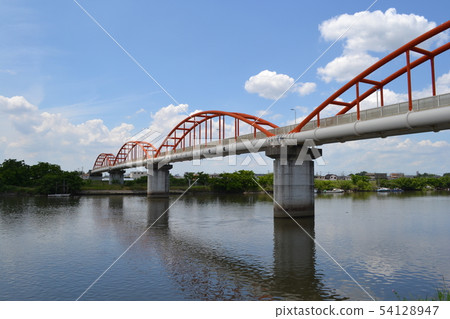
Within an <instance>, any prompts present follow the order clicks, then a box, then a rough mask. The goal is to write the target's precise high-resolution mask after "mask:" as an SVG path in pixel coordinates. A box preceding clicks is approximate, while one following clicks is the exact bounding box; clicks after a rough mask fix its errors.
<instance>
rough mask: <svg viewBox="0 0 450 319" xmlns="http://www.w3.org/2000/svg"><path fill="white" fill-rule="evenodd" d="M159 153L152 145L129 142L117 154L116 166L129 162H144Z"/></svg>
mask: <svg viewBox="0 0 450 319" xmlns="http://www.w3.org/2000/svg"><path fill="white" fill-rule="evenodd" d="M156 151H157V149H156V147H154V146H153V145H152V144H151V143H149V142H145V141H129V142H126V143H125V144H123V146H122V147H121V148H120V150H119V152H118V153H117V155H116V157H115V159H114V164H113V165H117V164H121V163H125V162H127V161H136V160H143V159H148V158H150V157H153V156H154V155H155V152H156Z"/></svg>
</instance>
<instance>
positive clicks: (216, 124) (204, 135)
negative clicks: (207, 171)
mask: <svg viewBox="0 0 450 319" xmlns="http://www.w3.org/2000/svg"><path fill="white" fill-rule="evenodd" d="M242 124H244V125H247V127H248V129H250V131H251V133H252V134H253V136H255V137H256V134H257V133H258V132H262V133H263V134H264V135H265V136H273V135H274V134H273V133H271V132H270V131H269V130H271V129H273V128H277V127H278V126H277V125H275V124H273V123H271V122H269V121H266V120H263V119H262V118H260V117H256V116H253V115H249V114H244V113H237V112H224V111H204V112H198V113H195V114H192V115H191V116H189V117H187V118H186V119H184V120H183V121H181V122H180V123H179V124H178V125H177V126H176V127H175V128H174V129H172V131H170V133H169V134H168V136H167V137H166V139H165V140H164V141H163V142H162V144H161V146H160V147H159V149H158V152H157V153H156V156H158V155H159V154H160V153H161V152H166V151H174V150H177V149H185V148H186V147H193V146H195V145H199V144H205V145H207V144H208V143H211V142H213V141H220V140H224V139H226V138H235V139H237V137H238V136H239V135H240V134H241V132H242V131H243V130H244V129H245V128H243V127H241V125H242ZM227 125H228V126H227ZM230 129H231V132H230ZM233 131H234V132H233Z"/></svg>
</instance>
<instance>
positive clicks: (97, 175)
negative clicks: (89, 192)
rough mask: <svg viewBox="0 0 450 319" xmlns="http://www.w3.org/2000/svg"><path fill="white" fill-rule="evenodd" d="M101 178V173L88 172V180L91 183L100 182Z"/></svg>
mask: <svg viewBox="0 0 450 319" xmlns="http://www.w3.org/2000/svg"><path fill="white" fill-rule="evenodd" d="M102 178H103V173H92V172H91V171H89V179H90V180H91V181H100V182H101V181H102Z"/></svg>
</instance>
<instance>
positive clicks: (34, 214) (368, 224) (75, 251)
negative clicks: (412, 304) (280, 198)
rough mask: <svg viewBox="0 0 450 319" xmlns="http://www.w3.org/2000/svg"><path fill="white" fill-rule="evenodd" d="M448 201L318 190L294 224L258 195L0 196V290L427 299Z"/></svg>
mask: <svg viewBox="0 0 450 319" xmlns="http://www.w3.org/2000/svg"><path fill="white" fill-rule="evenodd" d="M449 207H450V194H449V193H448V192H447V193H437V192H433V193H402V194H375V193H364V194H330V195H320V196H317V197H316V216H315V218H314V219H312V218H311V219H306V220H298V223H299V225H297V224H296V223H294V222H293V221H292V220H290V219H274V218H273V204H272V201H271V199H270V198H269V197H268V196H266V195H233V196H218V195H187V196H184V197H182V198H180V199H178V197H177V196H171V197H170V198H169V199H148V198H147V197H144V196H85V197H74V198H45V197H0V300H76V299H77V298H79V297H80V296H81V298H80V300H371V297H373V298H374V299H376V300H397V298H398V297H397V296H396V294H395V293H394V292H393V290H394V291H396V293H397V295H399V296H400V297H401V298H403V297H404V298H407V299H414V298H426V297H430V296H433V295H434V294H435V292H436V289H437V288H441V287H442V286H443V285H445V284H446V283H445V280H450V267H449V265H450V248H449V247H450V246H449V243H450V231H449V229H450V209H449ZM166 210H167V212H166V213H165V214H163V215H162V216H161V214H162V213H163V212H165V211H166ZM160 216H161V217H160ZM150 226H151V227H150ZM300 226H301V227H300ZM149 227H150V229H148V228H149ZM146 229H148V231H146V232H145V233H144V234H143V232H144V231H145V230H146ZM142 234H143V235H142ZM141 235H142V237H140V238H139V236H141ZM310 236H311V237H312V238H314V240H313V239H312V238H311V237H310ZM137 238H139V240H137V241H136V239H137ZM135 241H136V242H135ZM133 242H135V244H134V245H133V246H132V247H131V248H130V249H129V250H128V251H126V250H127V248H129V247H130V245H131V244H132V243H133ZM125 251H126V253H125V254H124V252H125ZM122 254H123V255H122ZM114 262H115V263H114ZM113 263H114V264H113ZM112 264H113V266H112V267H111V268H110V269H109V270H108V271H106V272H105V270H107V269H108V267H110V266H111V265H112ZM344 270H345V271H344ZM103 272H105V273H104V275H103V276H101V275H102V273H103ZM99 276H101V277H100V279H98V278H99ZM350 276H351V277H352V278H353V279H352V278H351V277H350ZM96 279H98V281H96V282H95V284H94V285H92V286H91V288H90V289H88V287H89V286H90V285H91V284H92V283H94V281H95V280H96ZM447 287H448V285H447ZM86 289H88V290H87V291H86ZM83 293H84V294H83Z"/></svg>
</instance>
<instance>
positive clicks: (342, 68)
mask: <svg viewBox="0 0 450 319" xmlns="http://www.w3.org/2000/svg"><path fill="white" fill-rule="evenodd" d="M377 61H378V58H376V57H373V56H371V55H370V54H367V53H352V54H348V55H343V56H340V57H337V58H335V59H334V60H333V61H331V62H329V63H328V64H327V65H326V66H325V67H323V68H318V69H317V73H318V74H319V76H320V77H321V78H322V80H324V81H325V82H326V83H329V82H331V81H333V80H335V81H338V82H345V81H350V80H351V79H352V78H354V77H355V76H356V75H358V74H359V73H361V72H362V71H364V70H365V69H367V68H368V67H369V66H371V65H372V64H374V63H375V62H377Z"/></svg>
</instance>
